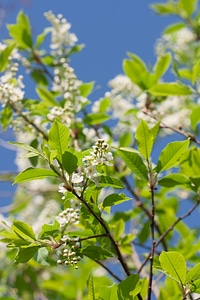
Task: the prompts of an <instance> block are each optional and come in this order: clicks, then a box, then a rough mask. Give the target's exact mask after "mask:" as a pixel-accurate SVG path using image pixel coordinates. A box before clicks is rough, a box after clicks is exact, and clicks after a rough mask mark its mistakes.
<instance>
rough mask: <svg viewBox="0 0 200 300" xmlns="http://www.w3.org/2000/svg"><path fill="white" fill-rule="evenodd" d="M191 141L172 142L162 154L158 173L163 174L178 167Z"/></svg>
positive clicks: (157, 168) (157, 169)
mask: <svg viewBox="0 0 200 300" xmlns="http://www.w3.org/2000/svg"><path fill="white" fill-rule="evenodd" d="M189 143H190V141H189V140H186V141H181V142H171V143H169V144H168V145H167V146H166V147H165V148H164V149H163V150H162V152H161V153H160V156H159V159H158V165H157V167H156V171H157V172H158V173H159V172H162V171H165V170H168V169H170V168H173V167H176V166H177V164H178V162H179V160H180V159H181V157H182V155H183V154H184V153H185V151H186V150H187V149H188V146H189Z"/></svg>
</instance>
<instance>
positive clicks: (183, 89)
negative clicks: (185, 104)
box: [149, 82, 192, 96]
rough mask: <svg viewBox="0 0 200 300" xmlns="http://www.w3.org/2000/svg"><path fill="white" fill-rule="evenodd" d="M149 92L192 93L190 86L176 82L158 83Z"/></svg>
mask: <svg viewBox="0 0 200 300" xmlns="http://www.w3.org/2000/svg"><path fill="white" fill-rule="evenodd" d="M149 92H150V93H151V94H152V95H153V96H184V95H185V96H186V95H190V94H191V93H192V91H191V90H190V88H189V87H187V86H184V85H182V84H180V83H176V82H170V83H158V84H156V85H154V86H153V87H152V88H151V89H149Z"/></svg>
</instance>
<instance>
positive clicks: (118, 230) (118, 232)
mask: <svg viewBox="0 0 200 300" xmlns="http://www.w3.org/2000/svg"><path fill="white" fill-rule="evenodd" d="M124 230H125V222H124V220H122V219H119V220H117V221H116V222H115V227H114V233H113V237H114V239H115V241H116V242H118V241H119V239H120V238H121V236H122V234H123V233H124Z"/></svg>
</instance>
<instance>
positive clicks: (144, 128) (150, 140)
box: [135, 120, 159, 159]
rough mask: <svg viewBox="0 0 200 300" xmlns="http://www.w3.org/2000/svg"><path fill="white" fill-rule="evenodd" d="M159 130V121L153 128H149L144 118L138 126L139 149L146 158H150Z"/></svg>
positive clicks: (136, 135)
mask: <svg viewBox="0 0 200 300" xmlns="http://www.w3.org/2000/svg"><path fill="white" fill-rule="evenodd" d="M158 130H159V123H157V124H156V125H155V126H154V127H153V128H152V129H149V128H148V125H147V123H146V122H145V121H144V120H142V121H141V122H140V124H139V125H138V127H137V130H136V133H135V138H136V141H137V146H138V150H139V152H140V153H141V154H142V156H143V157H144V158H145V159H149V158H150V155H151V151H152V148H153V144H154V142H155V139H156V136H157V134H158Z"/></svg>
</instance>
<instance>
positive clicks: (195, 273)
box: [185, 263, 200, 283]
mask: <svg viewBox="0 0 200 300" xmlns="http://www.w3.org/2000/svg"><path fill="white" fill-rule="evenodd" d="M199 278H200V263H199V264H197V265H195V266H194V267H193V268H192V269H190V270H189V271H188V272H187V274H186V280H185V282H186V283H188V282H191V281H195V280H197V279H199Z"/></svg>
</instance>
